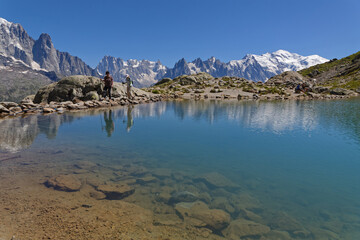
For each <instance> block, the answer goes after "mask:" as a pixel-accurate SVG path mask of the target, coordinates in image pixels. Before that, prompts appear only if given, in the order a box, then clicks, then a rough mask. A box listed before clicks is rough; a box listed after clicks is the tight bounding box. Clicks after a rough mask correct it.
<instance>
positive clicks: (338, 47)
mask: <svg viewBox="0 0 360 240" xmlns="http://www.w3.org/2000/svg"><path fill="white" fill-rule="evenodd" d="M0 17H3V18H5V19H7V20H8V21H11V22H17V23H21V24H22V25H23V27H24V28H25V29H26V30H27V32H28V33H29V35H30V36H32V37H33V38H34V39H37V38H38V37H39V35H40V34H41V33H43V32H45V33H48V34H50V36H51V38H52V40H53V42H54V45H55V47H56V48H57V49H59V50H60V51H67V52H69V53H71V54H72V55H76V56H79V57H80V58H82V59H83V60H84V61H85V62H87V63H88V64H89V65H90V66H92V67H95V66H96V65H97V63H98V62H99V61H100V59H101V58H102V57H103V56H104V55H111V56H115V57H121V58H123V59H149V60H158V59H160V60H161V61H162V63H164V64H165V65H167V66H169V67H172V66H173V65H174V63H175V62H176V61H177V60H179V59H180V58H182V57H184V58H185V59H186V60H193V59H195V58H197V57H201V58H203V59H207V58H209V57H211V56H215V57H217V58H219V59H220V60H222V61H226V62H227V61H229V60H232V59H241V58H242V57H243V56H244V55H245V54H247V53H254V54H262V53H265V52H272V51H276V50H278V49H285V50H288V51H290V52H296V53H299V54H301V55H310V54H319V55H321V56H323V57H326V58H329V59H330V58H335V57H336V58H340V57H344V56H346V55H349V54H352V53H354V52H357V51H359V50H360V31H359V26H360V1H359V0H341V1H340V0H300V1H293V0H127V1H123V0H117V1H115V0H114V1H110V0H102V1H92V0H87V1H84V0H71V1H70V0H61V1H60V0H59V1H57V0H22V1H19V0H1V1H0Z"/></svg>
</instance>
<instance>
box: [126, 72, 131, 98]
mask: <svg viewBox="0 0 360 240" xmlns="http://www.w3.org/2000/svg"><path fill="white" fill-rule="evenodd" d="M132 85H133V81H132V80H131V79H130V76H129V75H126V89H127V91H126V93H127V97H128V99H132V96H131V87H132Z"/></svg>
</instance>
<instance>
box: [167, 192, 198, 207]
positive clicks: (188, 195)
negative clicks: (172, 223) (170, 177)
mask: <svg viewBox="0 0 360 240" xmlns="http://www.w3.org/2000/svg"><path fill="white" fill-rule="evenodd" d="M196 200H198V196H196V195H195V194H193V193H192V192H189V191H182V192H176V193H174V194H172V196H171V198H170V199H169V204H174V203H179V202H195V201H196Z"/></svg>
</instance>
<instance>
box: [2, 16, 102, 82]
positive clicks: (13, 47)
mask: <svg viewBox="0 0 360 240" xmlns="http://www.w3.org/2000/svg"><path fill="white" fill-rule="evenodd" d="M0 55H2V56H4V57H11V58H14V59H16V60H20V61H22V62H23V63H24V64H25V65H27V66H29V67H30V68H32V69H34V70H46V71H54V72H55V73H57V74H59V75H60V76H61V75H63V76H68V75H76V74H81V75H97V73H96V71H95V70H94V69H92V68H91V67H90V66H88V65H87V64H86V63H85V62H83V61H82V60H81V59H80V58H78V57H74V56H71V55H70V54H69V53H67V52H60V51H58V50H56V49H55V47H54V45H53V43H52V41H51V38H50V36H49V35H48V34H46V33H43V34H41V35H40V37H39V39H38V40H34V39H33V38H31V37H30V36H29V35H28V34H27V32H26V31H25V30H24V28H23V27H22V26H21V25H20V24H18V23H12V22H9V21H7V20H5V19H3V18H0Z"/></svg>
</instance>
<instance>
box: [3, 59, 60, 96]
mask: <svg viewBox="0 0 360 240" xmlns="http://www.w3.org/2000/svg"><path fill="white" fill-rule="evenodd" d="M56 77H57V76H56V74H55V73H54V72H47V71H42V70H34V69H32V68H30V67H29V66H27V65H25V64H24V63H23V62H22V61H20V60H16V59H14V58H11V57H5V56H3V55H0V102H1V101H13V102H20V101H21V100H22V99H23V98H24V97H25V96H28V95H32V94H35V93H36V92H37V90H38V89H39V88H40V87H42V86H44V85H47V84H50V83H51V82H52V80H54V79H56Z"/></svg>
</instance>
